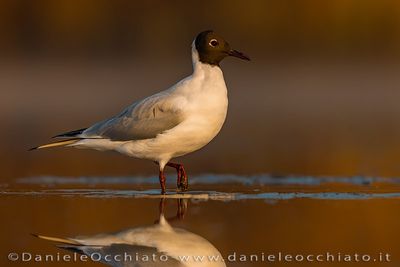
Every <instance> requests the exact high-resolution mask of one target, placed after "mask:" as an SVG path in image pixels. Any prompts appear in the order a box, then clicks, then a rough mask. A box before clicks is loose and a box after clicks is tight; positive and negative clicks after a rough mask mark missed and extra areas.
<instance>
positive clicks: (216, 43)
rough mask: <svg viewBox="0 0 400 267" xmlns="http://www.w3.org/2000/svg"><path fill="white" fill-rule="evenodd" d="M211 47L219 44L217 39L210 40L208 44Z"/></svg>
mask: <svg viewBox="0 0 400 267" xmlns="http://www.w3.org/2000/svg"><path fill="white" fill-rule="evenodd" d="M208 44H209V45H210V46H212V47H216V46H217V45H218V44H219V43H218V40H217V39H211V40H210V42H209V43H208Z"/></svg>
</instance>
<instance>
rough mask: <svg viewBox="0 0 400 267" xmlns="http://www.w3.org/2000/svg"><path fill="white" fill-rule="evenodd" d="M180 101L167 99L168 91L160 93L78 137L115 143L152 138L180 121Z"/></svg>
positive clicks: (178, 99)
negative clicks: (101, 139) (106, 139)
mask: <svg viewBox="0 0 400 267" xmlns="http://www.w3.org/2000/svg"><path fill="white" fill-rule="evenodd" d="M184 101H185V99H183V98H179V97H174V96H171V95H170V94H169V93H168V91H167V92H161V93H158V94H156V95H153V96H150V97H148V98H145V99H143V100H141V101H139V102H136V103H134V104H132V105H131V106H129V107H128V108H126V109H125V110H124V111H123V112H122V113H120V114H119V115H117V116H115V117H113V118H111V119H108V120H105V121H101V122H99V123H96V124H95V125H93V126H92V127H89V128H88V129H86V130H85V131H83V132H82V134H80V135H79V136H80V137H81V138H108V139H111V140H115V141H128V140H141V139H149V138H154V137H156V136H157V135H158V134H160V133H163V132H165V131H167V130H169V129H172V128H174V127H175V126H177V125H178V124H179V123H181V122H182V121H183V119H184V117H183V114H182V110H181V108H180V107H181V106H182V105H183V104H184Z"/></svg>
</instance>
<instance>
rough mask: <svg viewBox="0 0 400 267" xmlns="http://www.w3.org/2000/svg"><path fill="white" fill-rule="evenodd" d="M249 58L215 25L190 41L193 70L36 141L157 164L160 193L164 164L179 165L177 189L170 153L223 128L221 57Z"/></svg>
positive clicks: (183, 178) (182, 179)
mask: <svg viewBox="0 0 400 267" xmlns="http://www.w3.org/2000/svg"><path fill="white" fill-rule="evenodd" d="M228 56H232V57H237V58H240V59H244V60H250V59H249V57H247V56H246V55H244V54H243V53H241V52H239V51H237V50H234V49H232V48H231V46H230V45H229V43H228V42H227V41H225V39H224V38H222V37H221V36H220V35H218V34H216V33H215V32H214V31H203V32H201V33H199V34H198V35H197V37H196V38H195V40H194V41H193V43H192V62H193V73H192V74H191V75H190V76H188V77H186V78H184V79H183V80H181V81H179V82H178V83H176V84H175V85H173V86H172V87H170V88H169V89H167V90H164V91H161V92H159V93H157V94H154V95H152V96H149V97H147V98H144V99H142V100H139V101H136V102H134V103H133V104H132V105H130V106H128V107H127V108H125V109H124V110H123V111H122V112H121V113H119V114H117V115H116V116H114V117H111V118H109V119H106V120H103V121H100V122H98V123H96V124H94V125H92V126H91V127H88V128H83V129H79V130H74V131H70V132H66V133H63V134H59V135H56V136H54V137H55V138H63V140H61V141H58V142H54V143H49V144H45V145H41V146H38V147H34V148H32V149H31V150H33V149H41V148H49V147H56V146H64V147H75V148H90V149H96V150H100V151H105V150H113V151H117V152H119V153H122V154H124V155H127V156H130V157H134V158H140V159H148V160H151V161H154V162H156V163H157V164H158V165H159V180H160V185H161V193H162V194H165V193H166V186H165V180H166V177H165V174H164V168H165V166H169V167H172V168H175V169H176V171H177V190H178V191H186V190H187V189H188V176H187V174H186V171H185V169H184V167H183V165H182V164H179V163H174V162H170V160H171V159H173V158H176V157H180V156H183V155H186V154H188V153H191V152H194V151H196V150H199V149H200V148H202V147H204V146H205V145H207V144H208V143H209V142H210V141H211V140H212V139H213V138H214V137H215V136H216V135H217V134H218V133H219V131H220V130H221V128H222V125H223V124H224V122H225V118H226V114H227V110H228V95H227V88H226V84H225V80H224V76H223V73H222V70H221V67H220V63H221V61H222V60H223V59H224V58H226V57H228Z"/></svg>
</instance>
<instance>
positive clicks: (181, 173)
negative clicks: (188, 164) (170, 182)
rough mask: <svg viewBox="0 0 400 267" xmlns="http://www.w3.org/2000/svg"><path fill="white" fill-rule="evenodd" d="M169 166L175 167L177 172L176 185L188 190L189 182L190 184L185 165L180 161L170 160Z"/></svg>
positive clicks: (182, 189)
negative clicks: (173, 161)
mask: <svg viewBox="0 0 400 267" xmlns="http://www.w3.org/2000/svg"><path fill="white" fill-rule="evenodd" d="M167 166H169V167H172V168H175V169H176V172H177V179H176V185H177V187H178V189H179V190H181V191H187V190H188V187H189V184H188V176H187V174H186V171H185V168H184V167H183V165H182V164H179V163H172V162H168V163H167Z"/></svg>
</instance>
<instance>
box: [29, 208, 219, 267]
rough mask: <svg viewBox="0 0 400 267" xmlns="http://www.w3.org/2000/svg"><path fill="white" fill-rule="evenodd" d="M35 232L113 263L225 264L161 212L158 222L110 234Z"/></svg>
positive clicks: (147, 266) (141, 266)
mask: <svg viewBox="0 0 400 267" xmlns="http://www.w3.org/2000/svg"><path fill="white" fill-rule="evenodd" d="M34 236H36V237H39V238H41V239H45V240H48V241H52V242H55V243H57V247H60V248H63V249H67V250H70V251H73V252H77V253H79V254H84V255H86V256H87V257H88V258H89V259H91V260H93V261H97V262H102V263H104V264H107V265H110V266H114V267H131V266H132V267H155V266H165V267H178V266H179V267H185V266H187V267H201V266H207V267H226V265H225V263H224V259H223V257H222V255H221V253H220V252H219V251H218V249H216V248H215V247H214V246H213V245H212V244H211V243H210V242H209V241H208V240H207V239H205V238H203V237H201V236H199V235H197V234H194V233H192V232H189V231H187V230H184V229H181V228H175V227H172V226H171V225H170V224H169V223H168V222H167V221H166V220H165V218H164V215H162V214H161V215H160V220H159V222H158V223H157V224H154V225H151V226H144V227H137V228H131V229H127V230H123V231H121V232H118V233H113V234H105V233H102V234H97V235H94V236H88V237H75V238H57V237H49V236H43V235H34Z"/></svg>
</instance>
